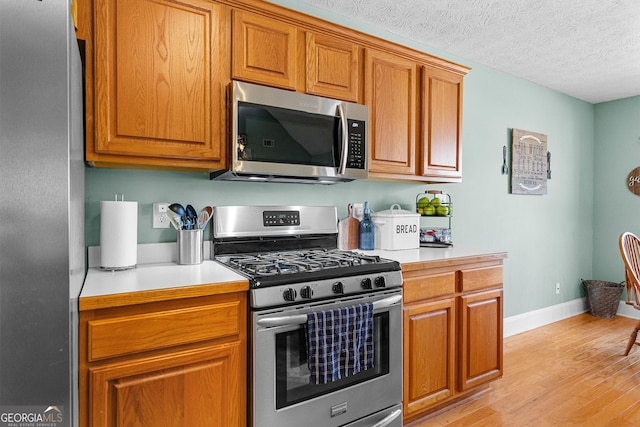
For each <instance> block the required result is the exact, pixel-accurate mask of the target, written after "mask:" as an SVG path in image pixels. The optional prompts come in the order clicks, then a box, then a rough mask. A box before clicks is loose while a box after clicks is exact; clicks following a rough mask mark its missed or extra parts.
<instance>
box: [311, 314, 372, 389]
mask: <svg viewBox="0 0 640 427" xmlns="http://www.w3.org/2000/svg"><path fill="white" fill-rule="evenodd" d="M307 355H308V357H307V359H308V364H309V372H310V374H311V377H310V383H311V384H325V383H328V382H331V381H336V380H339V379H340V378H345V377H348V376H350V375H355V374H357V373H358V372H360V371H363V370H365V369H369V368H372V367H373V356H374V354H373V304H372V303H366V304H357V305H352V306H349V307H343V308H338V309H335V310H325V311H319V312H315V313H311V314H309V315H308V316H307Z"/></svg>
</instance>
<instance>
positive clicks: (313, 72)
mask: <svg viewBox="0 0 640 427" xmlns="http://www.w3.org/2000/svg"><path fill="white" fill-rule="evenodd" d="M305 38H306V49H305V50H306V58H305V59H306V60H305V63H306V92H307V93H311V94H314V95H320V96H326V97H329V98H337V99H343V100H345V101H351V102H358V95H359V85H360V81H361V78H360V75H361V72H360V64H361V62H360V47H359V46H358V45H356V44H354V43H350V42H346V41H342V40H338V39H336V38H333V37H328V36H323V35H320V34H314V33H311V32H308V33H306V37H305Z"/></svg>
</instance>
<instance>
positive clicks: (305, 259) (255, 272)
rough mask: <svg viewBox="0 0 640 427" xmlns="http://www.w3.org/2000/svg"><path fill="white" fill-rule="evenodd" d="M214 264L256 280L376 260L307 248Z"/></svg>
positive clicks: (225, 258) (229, 258)
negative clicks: (261, 277) (238, 271)
mask: <svg viewBox="0 0 640 427" xmlns="http://www.w3.org/2000/svg"><path fill="white" fill-rule="evenodd" d="M218 261H220V262H222V263H224V264H227V265H228V266H230V267H233V268H236V269H238V270H240V271H243V272H245V273H247V274H250V275H252V276H254V277H258V276H272V275H279V274H293V273H304V272H314V271H320V270H325V269H331V268H344V267H353V266H358V265H366V264H376V263H380V257H378V256H369V255H361V254H357V253H355V252H350V251H341V250H337V249H308V250H303V251H287V252H267V253H257V254H242V255H228V256H220V257H218Z"/></svg>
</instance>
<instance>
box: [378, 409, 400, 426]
mask: <svg viewBox="0 0 640 427" xmlns="http://www.w3.org/2000/svg"><path fill="white" fill-rule="evenodd" d="M401 414H402V409H396V410H395V411H393V412H392V413H390V414H389V415H387V416H386V417H384V418H383V419H381V420H380V422H379V423H376V424H374V425H373V426H372V427H386V426H388V425H389V424H391V423H392V422H393V420H395V419H396V418H398V417H399V416H400V415H401Z"/></svg>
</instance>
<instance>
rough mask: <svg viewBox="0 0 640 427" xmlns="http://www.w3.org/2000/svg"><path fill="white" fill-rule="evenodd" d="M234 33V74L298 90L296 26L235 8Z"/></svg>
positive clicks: (232, 41)
mask: <svg viewBox="0 0 640 427" xmlns="http://www.w3.org/2000/svg"><path fill="white" fill-rule="evenodd" d="M231 33H232V40H231V44H232V52H233V57H232V78H234V79H238V80H246V81H249V82H254V83H262V84H266V85H269V86H276V87H280V88H284V89H293V90H295V88H296V70H297V67H296V64H297V58H296V49H297V44H296V37H297V29H296V27H295V26H293V25H289V24H287V23H285V22H283V21H279V20H276V19H271V18H268V17H265V16H261V15H257V14H253V13H250V12H245V11H242V10H238V9H235V10H233V28H232V31H231Z"/></svg>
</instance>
